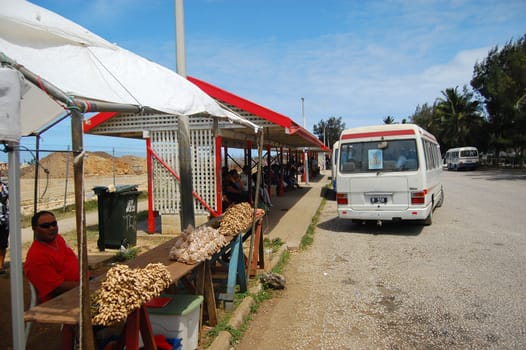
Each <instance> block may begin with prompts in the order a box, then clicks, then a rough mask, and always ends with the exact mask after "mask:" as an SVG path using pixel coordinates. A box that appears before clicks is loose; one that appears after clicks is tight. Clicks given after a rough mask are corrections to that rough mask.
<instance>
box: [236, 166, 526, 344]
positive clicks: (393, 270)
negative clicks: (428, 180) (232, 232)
mask: <svg viewBox="0 0 526 350" xmlns="http://www.w3.org/2000/svg"><path fill="white" fill-rule="evenodd" d="M525 181H526V177H524V176H523V175H513V176H508V175H505V174H504V175H503V174H502V173H492V172H469V173H450V172H446V173H444V184H445V187H446V202H445V204H444V206H443V207H442V208H440V209H438V210H437V211H436V215H435V217H434V223H433V225H432V226H429V227H422V226H420V225H412V224H400V225H384V226H382V227H377V226H375V225H356V224H351V223H349V222H346V221H342V220H338V219H337V218H336V215H335V212H336V206H335V203H334V202H330V201H329V202H327V203H326V206H325V208H324V210H323V212H322V215H321V217H320V221H319V224H318V227H317V231H316V235H315V240H314V244H313V245H312V247H310V248H309V249H307V250H305V251H300V252H299V253H296V254H293V256H292V257H291V260H290V262H289V264H288V266H287V267H286V269H285V276H286V277H287V288H286V290H285V291H283V292H282V293H280V294H278V295H277V296H276V297H275V298H273V299H271V300H270V301H268V302H265V303H263V305H262V306H261V307H260V309H259V310H258V313H257V314H256V315H254V317H253V320H252V321H251V323H250V327H249V329H248V330H247V332H246V333H245V335H244V337H243V339H242V340H241V341H240V343H239V344H238V345H237V346H236V347H235V348H236V349H237V350H253V349H263V350H265V349H444V348H447V349H497V348H498V349H524V348H526V336H525V335H526V326H525V325H526V307H525V306H524V300H526V276H525V275H524V271H525V268H526V233H525V231H524V229H523V227H524V224H526V219H525V218H524V216H523V215H522V214H521V213H522V210H521V209H520V208H521V207H522V205H521V203H523V202H524V200H526V186H524V182H525Z"/></svg>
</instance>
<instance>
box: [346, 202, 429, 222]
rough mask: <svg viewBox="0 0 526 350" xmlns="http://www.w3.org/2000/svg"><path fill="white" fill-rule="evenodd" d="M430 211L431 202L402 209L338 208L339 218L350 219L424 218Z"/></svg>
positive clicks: (391, 219) (394, 219) (397, 219)
mask: <svg viewBox="0 0 526 350" xmlns="http://www.w3.org/2000/svg"><path fill="white" fill-rule="evenodd" d="M430 212H431V204H430V205H429V206H427V207H422V208H408V209H407V210H403V211H398V210H397V211H389V210H360V211H357V210H353V209H350V208H338V217H339V218H340V219H351V220H363V221H367V220H375V221H377V220H381V221H401V220H424V219H426V218H427V217H428V216H429V213H430Z"/></svg>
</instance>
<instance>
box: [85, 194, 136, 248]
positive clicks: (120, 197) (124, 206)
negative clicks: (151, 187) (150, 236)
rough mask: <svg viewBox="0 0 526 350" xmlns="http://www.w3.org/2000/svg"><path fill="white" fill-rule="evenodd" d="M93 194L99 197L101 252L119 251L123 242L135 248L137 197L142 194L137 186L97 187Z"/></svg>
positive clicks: (99, 240)
mask: <svg viewBox="0 0 526 350" xmlns="http://www.w3.org/2000/svg"><path fill="white" fill-rule="evenodd" d="M93 192H95V194H96V195H97V197H98V209H99V239H98V240H97V247H98V248H99V250H101V251H104V249H105V248H113V249H118V248H120V247H121V245H122V243H123V242H126V243H128V244H129V245H131V246H134V245H135V244H136V243H137V197H138V196H139V194H140V192H139V191H137V186H136V185H119V186H115V188H110V187H107V186H97V187H94V188H93Z"/></svg>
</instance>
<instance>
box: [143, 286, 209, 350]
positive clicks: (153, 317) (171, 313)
mask: <svg viewBox="0 0 526 350" xmlns="http://www.w3.org/2000/svg"><path fill="white" fill-rule="evenodd" d="M160 297H161V298H166V297H168V298H171V300H170V301H169V302H168V303H167V304H166V305H165V306H163V307H148V308H147V310H148V314H149V316H150V323H151V325H152V330H153V334H155V335H157V334H162V335H164V336H165V337H166V338H169V339H175V338H181V339H182V347H181V349H182V350H195V349H197V344H198V336H199V317H200V311H201V305H202V303H203V296H201V295H190V294H162V295H161V296H160Z"/></svg>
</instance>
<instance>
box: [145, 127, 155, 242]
mask: <svg viewBox="0 0 526 350" xmlns="http://www.w3.org/2000/svg"><path fill="white" fill-rule="evenodd" d="M146 167H147V169H148V171H147V172H148V233H154V232H155V217H154V215H153V164H152V140H151V139H150V137H147V138H146Z"/></svg>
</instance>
